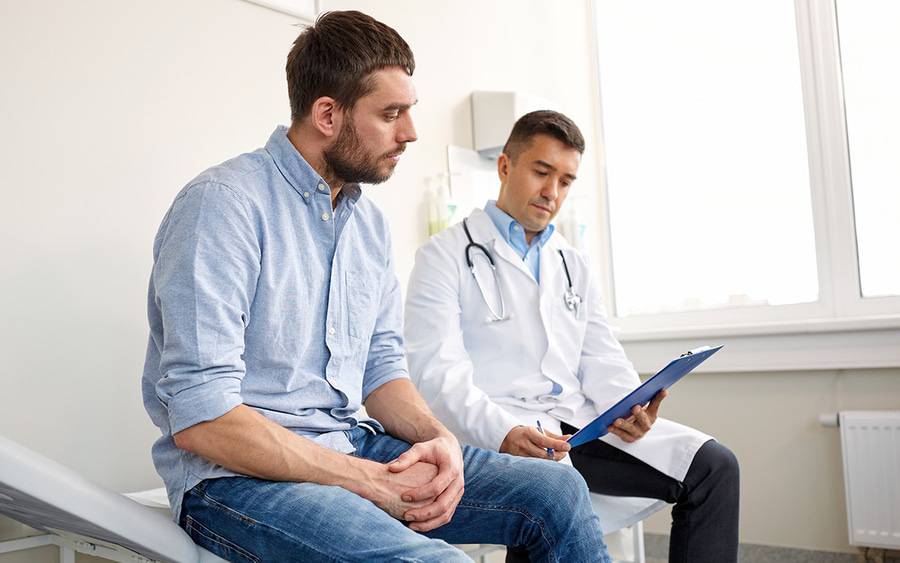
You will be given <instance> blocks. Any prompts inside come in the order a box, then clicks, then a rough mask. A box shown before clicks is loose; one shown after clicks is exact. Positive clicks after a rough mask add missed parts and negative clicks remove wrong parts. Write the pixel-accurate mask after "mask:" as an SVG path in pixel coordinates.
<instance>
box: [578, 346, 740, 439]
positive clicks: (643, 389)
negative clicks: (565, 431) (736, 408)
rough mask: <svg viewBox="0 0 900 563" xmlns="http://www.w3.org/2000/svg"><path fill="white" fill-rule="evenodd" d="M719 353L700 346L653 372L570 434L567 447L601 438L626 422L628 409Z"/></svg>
mask: <svg viewBox="0 0 900 563" xmlns="http://www.w3.org/2000/svg"><path fill="white" fill-rule="evenodd" d="M721 349H722V346H704V347H702V348H697V349H695V350H691V351H690V352H686V353H684V354H682V355H681V356H680V357H678V358H675V359H674V360H672V361H671V362H669V363H668V364H667V365H666V367H664V368H662V369H661V370H659V371H658V372H656V375H654V376H653V377H651V378H650V379H648V380H647V381H645V382H644V383H642V384H641V386H640V387H638V388H637V389H635V390H634V391H632V392H631V393H629V394H628V395H626V396H625V397H624V398H623V399H622V400H621V401H619V402H618V403H616V404H615V405H613V406H611V407H610V408H609V409H607V411H606V412H604V413H603V414H601V415H600V416H598V417H597V418H595V419H594V420H592V421H591V422H590V423H589V424H588V425H587V426H585V427H584V428H582V429H581V430H579V431H578V432H576V433H575V434H573V435H572V437H571V438H569V440H568V442H569V444H571V445H572V447H573V448H574V447H576V446H580V445H581V444H585V443H587V442H590V441H591V440H596V439H597V438H599V437H601V436H603V435H605V434H606V433H607V432H608V430H607V428H609V427H610V426H611V425H612V423H613V422H615V421H616V419H617V418H628V417H629V416H631V409H632V408H634V406H635V405H641V406H644V405H646V404H647V403H649V402H650V400H651V399H653V397H655V396H656V394H657V393H659V392H660V391H662V390H663V389H668V388H669V387H670V386H672V385H673V384H674V383H675V382H676V381H678V380H679V379H681V378H682V377H684V376H685V375H687V374H688V373H690V372H691V370H693V369H694V368H695V367H697V366H699V365H700V364H702V363H703V362H704V361H706V359H707V358H709V357H710V356H712V355H713V354H715V353H716V352H718V351H719V350H721Z"/></svg>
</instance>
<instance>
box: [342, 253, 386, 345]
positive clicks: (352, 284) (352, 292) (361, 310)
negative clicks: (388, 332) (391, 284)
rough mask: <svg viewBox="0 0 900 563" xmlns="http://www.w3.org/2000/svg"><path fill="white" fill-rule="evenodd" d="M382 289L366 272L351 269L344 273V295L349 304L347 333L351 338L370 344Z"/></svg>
mask: <svg viewBox="0 0 900 563" xmlns="http://www.w3.org/2000/svg"><path fill="white" fill-rule="evenodd" d="M380 291H381V288H380V284H379V283H378V281H377V280H376V279H375V278H374V277H373V276H372V275H371V274H369V275H367V273H366V272H365V271H362V270H358V269H349V270H347V271H346V272H345V273H344V295H345V296H346V303H347V311H348V314H347V324H348V327H347V328H348V330H347V332H348V333H349V334H350V337H351V338H353V339H355V340H359V341H363V342H368V341H369V340H370V338H371V337H372V331H373V330H374V329H375V320H376V319H377V317H378V307H379V304H380V303H379V301H380V300H379V299H378V296H379V294H380Z"/></svg>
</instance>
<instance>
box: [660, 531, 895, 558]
mask: <svg viewBox="0 0 900 563" xmlns="http://www.w3.org/2000/svg"><path fill="white" fill-rule="evenodd" d="M644 550H645V551H646V553H647V558H648V559H655V560H661V561H665V560H666V558H667V557H668V556H669V536H667V535H665V534H650V533H646V532H645V533H644ZM739 561H740V562H741V563H859V561H860V559H859V554H857V553H835V552H831V551H812V550H809V549H796V548H791V547H774V546H770V545H758V544H752V543H742V544H741V546H740V558H739ZM870 561H872V560H871V559H870ZM884 563H900V553H897V552H888V556H887V557H886V558H885V559H884Z"/></svg>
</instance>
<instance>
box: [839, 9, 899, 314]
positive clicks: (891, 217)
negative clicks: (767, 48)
mask: <svg viewBox="0 0 900 563" xmlns="http://www.w3.org/2000/svg"><path fill="white" fill-rule="evenodd" d="M837 15H838V29H839V32H840V46H841V69H842V74H843V86H844V96H845V104H846V108H847V110H846V112H847V134H848V137H849V141H850V170H851V174H852V182H853V204H854V205H853V208H854V212H855V215H856V237H857V248H858V253H859V270H860V271H859V273H860V281H861V286H862V294H863V296H864V297H877V296H884V295H900V251H898V245H900V157H898V155H900V105H898V103H897V101H898V100H900V72H897V70H896V68H897V66H896V65H897V61H898V60H900V35H898V33H897V29H898V23H900V3H898V2H895V1H894V0H881V1H874V2H873V1H871V0H870V1H867V2H860V1H859V0H852V1H847V0H841V1H839V2H838V3H837Z"/></svg>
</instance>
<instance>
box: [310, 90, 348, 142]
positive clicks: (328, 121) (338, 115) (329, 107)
mask: <svg viewBox="0 0 900 563" xmlns="http://www.w3.org/2000/svg"><path fill="white" fill-rule="evenodd" d="M342 118H343V112H342V111H341V110H340V108H339V107H338V104H337V102H336V101H335V100H334V98H329V97H328V96H322V97H321V98H317V99H316V101H314V102H313V104H312V108H310V111H309V122H310V124H311V125H312V126H313V127H314V128H315V129H316V130H317V131H318V132H319V133H321V134H322V135H323V136H325V137H328V138H331V137H333V136H335V135H337V134H338V132H340V130H341V119H342Z"/></svg>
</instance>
